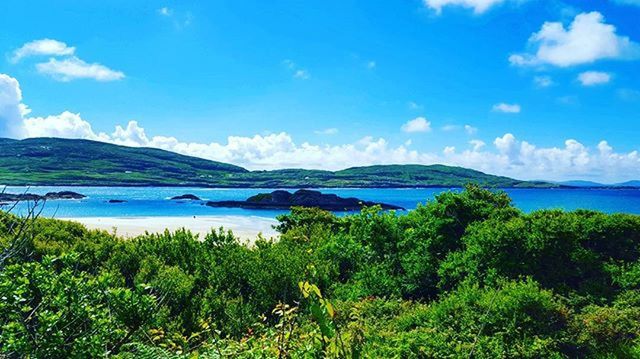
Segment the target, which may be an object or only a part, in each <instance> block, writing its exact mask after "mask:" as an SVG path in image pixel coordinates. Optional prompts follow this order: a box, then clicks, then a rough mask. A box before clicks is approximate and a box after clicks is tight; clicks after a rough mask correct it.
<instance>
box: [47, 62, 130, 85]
mask: <svg viewBox="0 0 640 359" xmlns="http://www.w3.org/2000/svg"><path fill="white" fill-rule="evenodd" d="M36 69H37V70H38V72H40V73H41V74H45V75H49V76H51V77H53V78H54V79H55V80H58V81H64V82H67V81H71V80H76V79H93V80H96V81H117V80H121V79H123V78H124V77H125V76H124V73H122V72H120V71H115V70H112V69H110V68H108V67H106V66H104V65H101V64H98V63H93V64H88V63H86V62H84V61H82V60H80V59H79V58H77V57H75V56H73V57H69V58H66V59H63V60H57V59H55V58H51V59H49V61H48V62H43V63H40V64H37V65H36Z"/></svg>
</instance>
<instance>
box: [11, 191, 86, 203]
mask: <svg viewBox="0 0 640 359" xmlns="http://www.w3.org/2000/svg"><path fill="white" fill-rule="evenodd" d="M85 197H86V196H85V195H82V194H80V193H76V192H72V191H61V192H49V193H47V194H45V195H44V196H42V195H39V194H33V193H22V194H13V193H0V202H22V201H43V200H58V199H83V198H85Z"/></svg>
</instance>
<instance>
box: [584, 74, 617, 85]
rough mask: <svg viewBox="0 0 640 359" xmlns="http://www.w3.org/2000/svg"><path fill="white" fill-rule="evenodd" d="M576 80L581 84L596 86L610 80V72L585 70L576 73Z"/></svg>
mask: <svg viewBox="0 0 640 359" xmlns="http://www.w3.org/2000/svg"><path fill="white" fill-rule="evenodd" d="M578 81H580V83H581V84H582V86H596V85H602V84H606V83H608V82H609V81H611V74H609V73H606V72H599V71H585V72H583V73H581V74H579V75H578Z"/></svg>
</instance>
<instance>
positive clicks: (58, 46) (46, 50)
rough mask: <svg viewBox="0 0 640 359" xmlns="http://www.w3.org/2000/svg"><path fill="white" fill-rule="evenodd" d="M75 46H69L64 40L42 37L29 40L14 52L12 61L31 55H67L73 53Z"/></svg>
mask: <svg viewBox="0 0 640 359" xmlns="http://www.w3.org/2000/svg"><path fill="white" fill-rule="evenodd" d="M75 51H76V48H75V47H72V46H68V45H67V44H65V43H64V42H61V41H58V40H52V39H42V40H34V41H31V42H27V43H26V44H24V45H22V47H20V48H19V49H17V50H15V51H14V52H13V57H12V58H11V61H12V62H14V63H16V62H18V61H20V60H22V59H23V58H25V57H29V56H42V55H45V56H67V55H73V54H74V52H75Z"/></svg>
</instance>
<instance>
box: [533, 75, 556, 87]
mask: <svg viewBox="0 0 640 359" xmlns="http://www.w3.org/2000/svg"><path fill="white" fill-rule="evenodd" d="M533 82H534V83H535V84H536V86H537V87H541V88H544V87H549V86H553V79H552V78H551V76H546V75H544V76H536V77H534V78H533Z"/></svg>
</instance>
